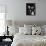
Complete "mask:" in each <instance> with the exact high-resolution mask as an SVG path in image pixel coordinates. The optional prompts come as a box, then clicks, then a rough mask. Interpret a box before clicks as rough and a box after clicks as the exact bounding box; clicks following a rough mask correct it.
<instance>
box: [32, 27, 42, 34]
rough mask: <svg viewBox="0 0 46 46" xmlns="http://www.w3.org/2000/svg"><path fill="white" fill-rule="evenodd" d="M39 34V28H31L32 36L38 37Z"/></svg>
mask: <svg viewBox="0 0 46 46" xmlns="http://www.w3.org/2000/svg"><path fill="white" fill-rule="evenodd" d="M40 33H41V28H40V27H39V26H36V27H32V35H34V34H36V35H39V34H40Z"/></svg>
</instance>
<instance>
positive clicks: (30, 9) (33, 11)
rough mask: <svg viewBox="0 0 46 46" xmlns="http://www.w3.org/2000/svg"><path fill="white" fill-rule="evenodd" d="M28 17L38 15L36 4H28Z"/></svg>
mask: <svg viewBox="0 0 46 46" xmlns="http://www.w3.org/2000/svg"><path fill="white" fill-rule="evenodd" d="M26 15H27V16H35V15H36V4H35V3H26Z"/></svg>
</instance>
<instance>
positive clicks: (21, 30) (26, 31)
mask: <svg viewBox="0 0 46 46" xmlns="http://www.w3.org/2000/svg"><path fill="white" fill-rule="evenodd" d="M19 33H21V34H27V35H30V34H31V28H26V27H19Z"/></svg>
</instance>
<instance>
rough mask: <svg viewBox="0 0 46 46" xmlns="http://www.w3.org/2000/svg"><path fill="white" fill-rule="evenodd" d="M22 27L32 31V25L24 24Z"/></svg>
mask: <svg viewBox="0 0 46 46" xmlns="http://www.w3.org/2000/svg"><path fill="white" fill-rule="evenodd" d="M24 27H26V28H31V29H32V25H26V24H24Z"/></svg>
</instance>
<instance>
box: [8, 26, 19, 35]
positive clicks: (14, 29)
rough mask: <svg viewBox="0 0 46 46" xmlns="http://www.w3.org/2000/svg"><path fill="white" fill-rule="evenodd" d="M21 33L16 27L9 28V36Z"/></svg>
mask: <svg viewBox="0 0 46 46" xmlns="http://www.w3.org/2000/svg"><path fill="white" fill-rule="evenodd" d="M18 32H19V28H18V27H15V26H9V35H15V34H16V33H18Z"/></svg>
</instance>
